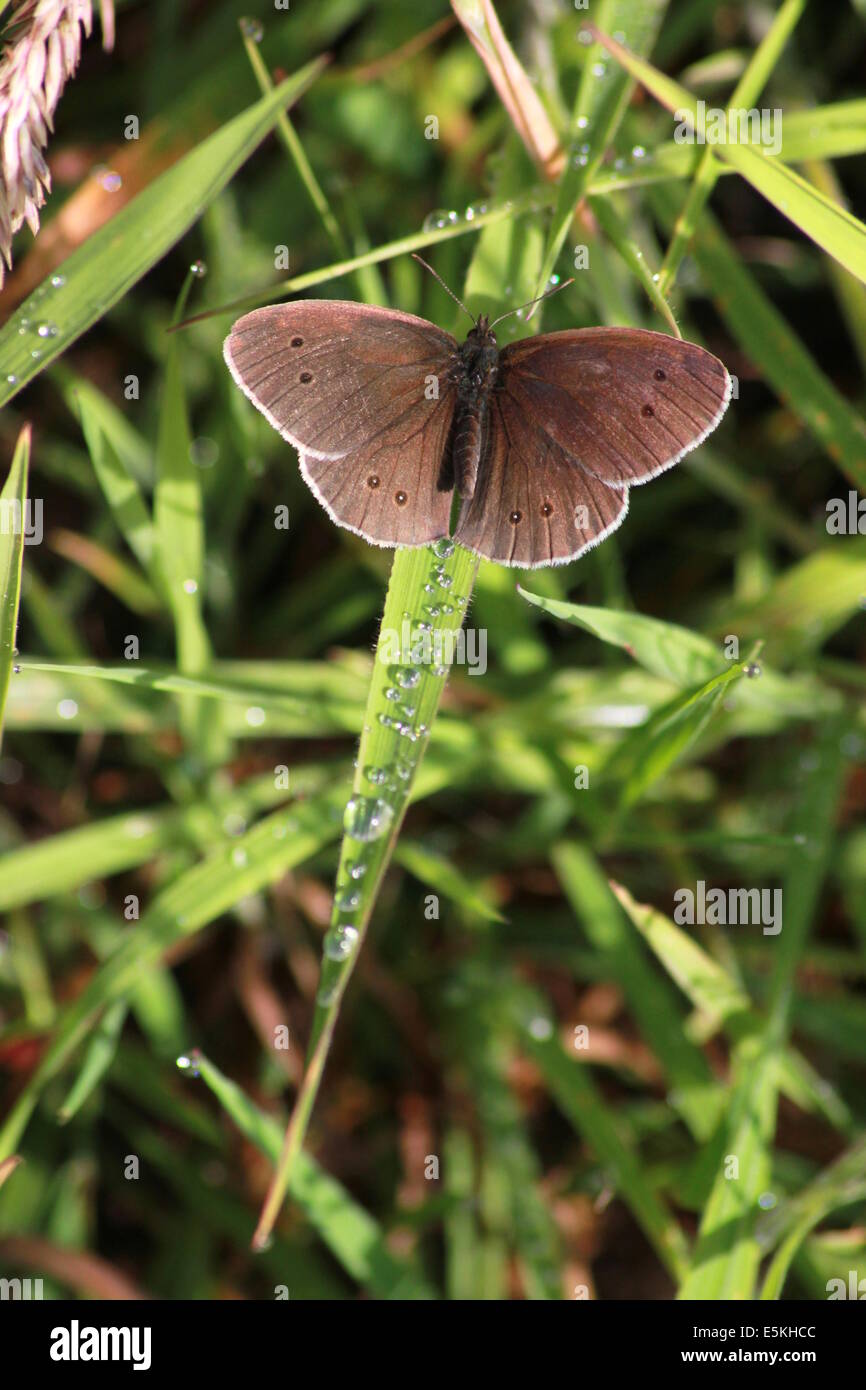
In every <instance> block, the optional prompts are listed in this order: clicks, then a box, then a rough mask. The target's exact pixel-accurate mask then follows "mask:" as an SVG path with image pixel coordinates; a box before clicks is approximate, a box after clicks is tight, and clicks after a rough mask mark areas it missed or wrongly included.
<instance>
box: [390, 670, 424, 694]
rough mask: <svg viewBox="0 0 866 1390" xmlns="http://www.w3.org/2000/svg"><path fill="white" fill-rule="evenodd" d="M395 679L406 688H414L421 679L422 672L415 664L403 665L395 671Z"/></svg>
mask: <svg viewBox="0 0 866 1390" xmlns="http://www.w3.org/2000/svg"><path fill="white" fill-rule="evenodd" d="M394 679H395V681H396V682H397V684H398V685H399V686H402V688H403V689H404V690H414V689H415V686H416V685H417V684H418V682H419V681H420V679H421V672H420V671H418V670H417V669H416V668H415V667H414V666H401V667H399V669H398V670H397V671H395V673H394Z"/></svg>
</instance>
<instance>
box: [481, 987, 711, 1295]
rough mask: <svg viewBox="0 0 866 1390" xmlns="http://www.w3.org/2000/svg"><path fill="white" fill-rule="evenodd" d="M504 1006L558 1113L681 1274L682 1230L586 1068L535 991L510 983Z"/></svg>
mask: <svg viewBox="0 0 866 1390" xmlns="http://www.w3.org/2000/svg"><path fill="white" fill-rule="evenodd" d="M503 1007H504V1008H505V1009H507V1011H508V1014H509V1017H510V1018H511V1020H512V1024H513V1026H515V1027H516V1028H517V1030H518V1037H519V1041H520V1046H521V1047H522V1048H523V1049H524V1050H525V1051H526V1052H527V1054H528V1055H529V1056H530V1057H531V1058H532V1060H533V1061H534V1062H535V1063H536V1065H537V1066H538V1067H539V1069H540V1071H541V1073H542V1075H543V1077H544V1080H545V1083H546V1085H547V1088H548V1090H549V1091H550V1094H551V1095H552V1096H553V1098H554V1100H555V1101H556V1103H557V1105H558V1106H559V1108H560V1110H561V1111H562V1113H563V1115H564V1116H565V1117H566V1119H567V1120H568V1121H569V1123H570V1124H571V1125H572V1126H573V1127H574V1129H575V1130H576V1132H577V1133H578V1134H579V1135H581V1137H582V1138H584V1139H585V1140H586V1142H587V1143H588V1144H589V1145H590V1147H591V1148H592V1149H593V1150H594V1151H595V1153H596V1154H597V1156H598V1158H599V1159H600V1160H601V1161H602V1162H603V1163H604V1164H605V1165H606V1167H607V1168H609V1169H610V1173H611V1178H612V1182H613V1183H614V1185H615V1186H616V1189H617V1190H618V1192H619V1194H620V1195H621V1197H622V1199H623V1201H625V1202H626V1203H627V1204H628V1206H629V1208H630V1209H631V1211H632V1214H633V1215H634V1217H635V1220H636V1221H637V1222H638V1223H639V1224H640V1226H641V1227H642V1228H643V1230H644V1233H645V1234H646V1236H647V1239H648V1240H649V1241H650V1243H651V1244H652V1246H653V1248H654V1249H655V1251H656V1253H657V1255H658V1256H659V1259H660V1260H661V1262H662V1264H663V1265H664V1266H665V1267H666V1268H667V1269H668V1270H669V1272H670V1273H671V1274H672V1275H673V1276H674V1277H675V1278H677V1277H680V1276H681V1275H682V1274H683V1273H684V1271H685V1269H686V1267H687V1261H688V1252H687V1246H686V1241H685V1238H684V1236H683V1233H682V1231H681V1230H680V1228H679V1226H678V1225H677V1223H676V1221H675V1220H674V1217H673V1215H672V1213H671V1212H669V1211H668V1210H667V1208H666V1207H665V1205H664V1203H663V1201H662V1200H661V1199H660V1198H659V1197H658V1195H657V1194H656V1192H655V1191H654V1190H653V1188H652V1186H651V1185H650V1183H649V1181H648V1179H647V1175H646V1172H645V1170H644V1168H643V1166H642V1164H641V1161H640V1158H639V1156H638V1154H637V1152H636V1150H635V1149H634V1147H633V1146H632V1144H631V1143H630V1141H629V1139H628V1137H627V1136H626V1134H625V1133H624V1132H623V1126H622V1124H621V1121H620V1120H619V1117H618V1116H616V1115H615V1114H614V1112H613V1111H612V1110H611V1108H610V1107H609V1106H608V1105H607V1103H606V1102H605V1100H604V1099H603V1098H602V1096H601V1095H600V1093H599V1091H598V1090H597V1088H596V1086H595V1083H594V1081H593V1079H592V1076H591V1075H590V1071H589V1068H588V1067H585V1066H583V1065H581V1063H579V1062H575V1061H573V1060H572V1059H571V1058H570V1057H569V1056H567V1054H566V1052H565V1049H564V1048H563V1046H562V1043H561V1042H560V1040H559V1038H558V1037H557V1034H556V1030H555V1028H554V1027H553V1025H552V1024H551V1023H548V1026H547V1027H543V1026H540V1023H539V1021H540V1020H544V1019H545V1018H546V1017H547V1013H548V1010H547V1006H546V1004H545V1003H544V1002H543V1001H542V1000H541V999H539V998H538V996H537V995H536V994H535V992H534V991H532V990H529V989H526V988H524V987H519V988H518V987H517V986H515V987H514V989H513V990H511V991H509V992H508V994H507V995H506V996H505V997H504V999H503Z"/></svg>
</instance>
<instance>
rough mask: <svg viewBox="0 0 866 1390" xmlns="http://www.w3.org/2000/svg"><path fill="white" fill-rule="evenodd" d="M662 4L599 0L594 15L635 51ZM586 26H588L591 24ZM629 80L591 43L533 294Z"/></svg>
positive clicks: (546, 275) (648, 44) (549, 270)
mask: <svg viewBox="0 0 866 1390" xmlns="http://www.w3.org/2000/svg"><path fill="white" fill-rule="evenodd" d="M666 9H667V0H601V3H600V4H599V5H598V7H597V10H596V9H594V10H593V15H594V17H595V18H596V19H597V20H598V23H599V24H600V25H601V26H602V27H603V28H604V29H608V30H610V31H611V32H612V33H624V34H627V35H628V41H629V43H630V44H631V46H632V48H633V49H634V50H635V52H638V53H649V52H650V50H651V49H652V46H653V43H654V42H655V37H656V34H657V33H658V29H659V25H660V24H661V21H662V16H663V15H664V12H665V10H666ZM586 32H587V33H589V32H590V29H589V26H586ZM633 85H634V84H633V82H632V79H631V78H630V76H629V75H628V73H627V72H626V71H625V70H624V69H623V68H616V67H614V66H613V64H611V63H610V62H609V61H606V60H605V58H604V54H603V52H602V49H601V46H600V44H598V43H594V44H591V45H590V47H589V48H588V49H587V50H586V55H585V61H584V66H583V72H582V73H581V79H580V86H579V88H578V92H577V99H576V101H575V106H574V118H573V121H572V130H571V138H570V143H569V144H568V145H567V146H566V159H567V163H566V166H565V170H564V172H563V174H562V177H561V178H560V181H559V187H558V190H557V195H556V206H555V208H554V212H553V217H552V219H551V223H550V228H549V231H548V234H547V242H546V245H545V248H544V256H543V258H542V262H541V269H540V274H539V277H538V286H537V289H536V291H535V293H536V294H542V293H543V292H544V290H545V289H546V288H547V284H548V281H549V280H550V277H551V275H552V274H553V272H554V270H555V269H556V262H557V260H558V258H559V253H560V251H561V250H562V248H563V245H564V244H565V239H566V237H567V236H568V232H569V228H570V227H571V224H572V220H573V218H574V214H575V209H576V208H577V205H578V203H579V202H580V200H581V198H583V197H584V196H585V194H586V193H587V191H589V190H590V189H591V188H592V185H593V180H594V179H595V177H596V174H597V173H598V171H599V165H600V164H601V161H602V158H603V157H604V154H605V151H606V150H607V148H608V146H609V144H610V142H611V139H612V138H613V135H614V132H615V131H616V129H617V127H618V125H619V123H620V121H621V119H622V116H623V114H624V112H625V109H626V107H627V105H628V101H629V97H630V96H631V92H632V88H633Z"/></svg>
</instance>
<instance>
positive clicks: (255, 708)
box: [244, 705, 266, 729]
mask: <svg viewBox="0 0 866 1390" xmlns="http://www.w3.org/2000/svg"><path fill="white" fill-rule="evenodd" d="M265 718H266V715H265V712H264V710H263V709H262V707H261V705H250V707H249V709H248V710H246V711H245V713H244V719H245V720H246V721H247V723H248V724H250V725H251V726H252V727H253V728H254V729H257V728H258V727H259V725H261V724H264V722H265Z"/></svg>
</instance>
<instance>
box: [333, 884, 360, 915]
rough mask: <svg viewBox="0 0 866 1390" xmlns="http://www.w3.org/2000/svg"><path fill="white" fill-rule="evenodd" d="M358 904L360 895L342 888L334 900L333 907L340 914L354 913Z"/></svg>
mask: <svg viewBox="0 0 866 1390" xmlns="http://www.w3.org/2000/svg"><path fill="white" fill-rule="evenodd" d="M360 902H361V895H360V893H356V892H355V891H354V890H353V889H350V888H344V889H343V890H342V891H341V892H340V893H338V894H337V896H336V897H335V899H334V905H335V907H338V908H339V909H340V911H341V912H354V911H355V908H356V907H358V906H360Z"/></svg>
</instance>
